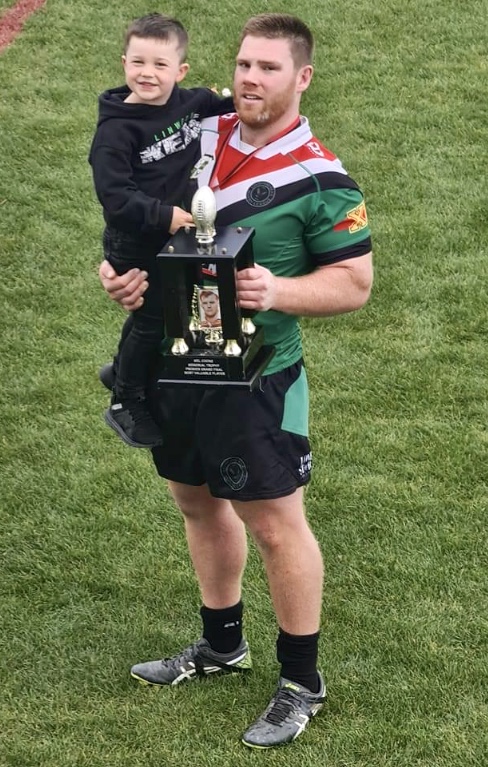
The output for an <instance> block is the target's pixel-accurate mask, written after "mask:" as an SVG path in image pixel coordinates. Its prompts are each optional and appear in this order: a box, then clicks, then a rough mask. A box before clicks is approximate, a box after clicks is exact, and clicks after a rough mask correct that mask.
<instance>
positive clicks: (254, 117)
mask: <svg viewBox="0 0 488 767" xmlns="http://www.w3.org/2000/svg"><path fill="white" fill-rule="evenodd" d="M293 93H294V89H293V87H292V86H290V87H289V88H288V89H287V90H286V91H282V92H281V93H279V94H276V95H275V96H273V97H272V98H271V99H267V100H266V101H258V102H254V101H253V102H252V104H259V109H256V106H254V107H253V106H251V108H249V107H248V106H247V104H248V102H247V101H244V99H243V98H242V97H240V96H239V97H236V96H234V103H235V105H236V110H237V114H238V115H239V119H240V120H241V122H242V123H243V124H244V125H246V126H247V127H249V128H254V129H256V128H265V127H266V126H268V125H272V124H273V123H275V122H277V121H278V120H279V119H280V118H281V117H283V115H284V114H286V112H287V111H288V109H289V108H290V104H291V103H292V96H293Z"/></svg>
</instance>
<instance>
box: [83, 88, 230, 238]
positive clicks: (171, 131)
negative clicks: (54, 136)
mask: <svg viewBox="0 0 488 767" xmlns="http://www.w3.org/2000/svg"><path fill="white" fill-rule="evenodd" d="M129 93H130V90H129V89H128V88H127V86H122V87H120V88H113V89H111V90H108V91H105V92H104V93H102V95H101V96H100V98H99V117H98V125H97V130H96V133H95V136H94V138H93V142H92V146H91V150H90V156H89V162H90V164H91V166H92V169H93V179H94V182H95V190H96V193H97V196H98V199H99V200H100V203H101V204H102V206H103V213H104V218H105V221H106V223H107V225H108V226H110V227H113V228H115V229H119V230H121V231H124V232H130V233H132V234H134V235H137V234H140V235H142V236H143V237H144V235H145V236H147V235H149V236H151V235H153V236H154V235H156V236H158V235H159V234H161V235H163V236H164V239H166V237H167V236H168V232H169V227H170V224H171V217H172V215H173V205H178V206H180V207H184V208H186V209H188V204H186V205H185V201H186V202H187V203H188V189H187V187H188V179H189V175H190V171H191V169H192V167H193V165H194V164H195V161H196V160H197V159H198V156H199V152H200V144H199V137H200V121H201V119H203V118H204V117H208V116H210V115H216V114H225V113H226V112H231V111H233V110H234V105H233V101H232V99H231V98H225V99H223V98H221V97H220V96H218V95H217V94H216V93H214V92H213V91H211V90H210V89H208V88H191V89H183V88H178V86H176V85H175V87H174V89H173V92H172V93H171V96H170V98H169V100H168V101H167V102H166V104H164V105H163V106H150V105H148V104H127V103H125V101H124V100H125V99H126V98H127V96H128V95H129Z"/></svg>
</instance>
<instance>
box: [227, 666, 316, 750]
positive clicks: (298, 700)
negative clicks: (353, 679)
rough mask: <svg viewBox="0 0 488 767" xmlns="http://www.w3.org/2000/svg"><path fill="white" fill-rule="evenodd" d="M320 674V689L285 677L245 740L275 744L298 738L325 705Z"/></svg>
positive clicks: (249, 743) (257, 744) (262, 745)
mask: <svg viewBox="0 0 488 767" xmlns="http://www.w3.org/2000/svg"><path fill="white" fill-rule="evenodd" d="M319 677H320V690H319V691H318V692H316V693H314V692H310V690H307V688H306V687H302V685H301V684H297V683H296V682H290V680H289V679H284V677H281V678H280V681H279V683H278V689H277V691H276V692H275V694H274V695H273V697H272V698H271V702H270V704H269V706H268V707H267V709H266V710H265V711H264V712H263V713H262V714H261V716H260V717H259V718H258V719H256V721H255V722H254V723H253V724H251V726H250V727H249V729H247V730H246V732H245V733H244V735H243V736H242V742H243V743H244V744H245V745H246V746H250V747H251V748H272V747H273V746H284V745H285V743H290V742H291V741H292V740H295V738H298V736H299V735H300V734H301V733H302V732H303V731H304V729H305V727H306V726H307V724H308V723H309V721H310V719H311V718H312V717H313V716H315V714H318V712H319V711H320V709H321V708H322V706H323V705H324V702H325V698H326V695H327V692H326V689H325V684H324V680H323V679H322V676H321V675H320V674H319Z"/></svg>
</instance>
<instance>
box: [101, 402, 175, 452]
mask: <svg viewBox="0 0 488 767" xmlns="http://www.w3.org/2000/svg"><path fill="white" fill-rule="evenodd" d="M104 418H105V422H106V423H107V424H108V425H109V426H110V428H111V429H113V430H114V431H116V432H117V434H118V435H119V437H120V438H121V439H122V440H123V441H124V442H125V443H126V445H130V446H131V447H142V448H146V450H150V449H151V448H152V447H159V446H160V445H162V444H163V441H162V440H161V442H155V443H153V444H152V445H144V444H143V443H142V442H135V441H134V440H133V439H131V438H130V437H128V436H127V434H126V433H125V431H124V430H123V429H121V427H120V426H119V424H118V423H117V421H116V420H115V419H114V418H112V414H111V413H110V410H106V411H105V416H104Z"/></svg>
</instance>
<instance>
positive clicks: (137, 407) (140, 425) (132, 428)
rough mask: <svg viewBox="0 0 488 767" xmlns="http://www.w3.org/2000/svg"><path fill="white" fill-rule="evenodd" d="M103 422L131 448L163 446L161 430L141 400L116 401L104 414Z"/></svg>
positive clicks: (113, 401)
mask: <svg viewBox="0 0 488 767" xmlns="http://www.w3.org/2000/svg"><path fill="white" fill-rule="evenodd" d="M105 420H106V422H107V423H108V425H109V426H111V427H112V429H113V430H114V431H116V432H117V434H118V435H119V437H121V439H123V440H124V442H126V443H127V444H128V445H130V446H131V447H157V446H158V445H162V444H163V437H162V434H161V430H160V429H159V427H158V425H157V424H156V422H155V421H154V420H153V419H152V417H151V414H150V413H149V410H148V409H147V406H146V402H145V400H143V399H124V400H117V399H116V398H115V397H114V398H113V400H112V404H111V405H110V407H109V409H108V410H107V411H106V412H105Z"/></svg>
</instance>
